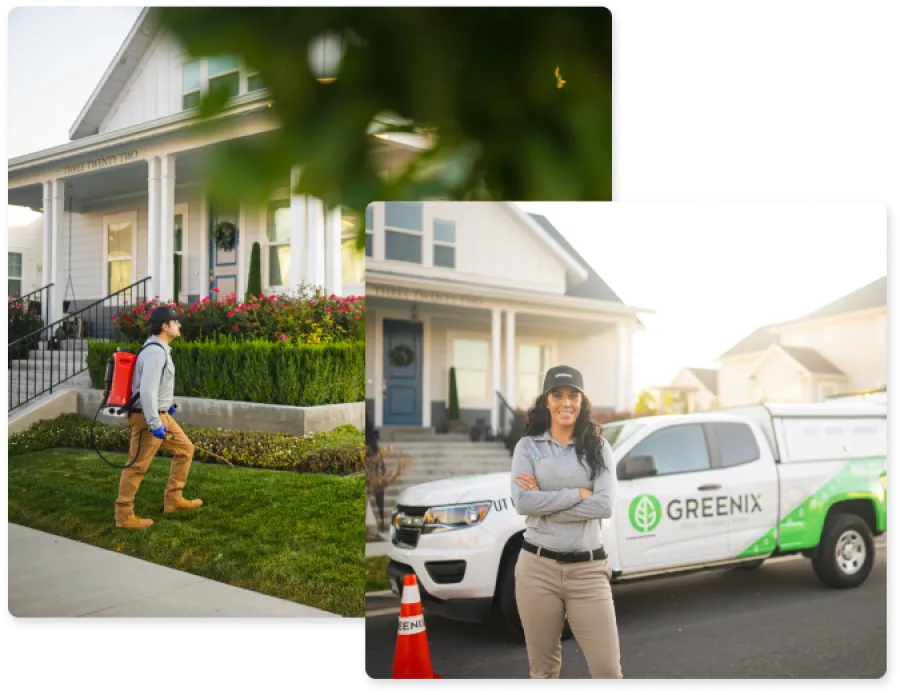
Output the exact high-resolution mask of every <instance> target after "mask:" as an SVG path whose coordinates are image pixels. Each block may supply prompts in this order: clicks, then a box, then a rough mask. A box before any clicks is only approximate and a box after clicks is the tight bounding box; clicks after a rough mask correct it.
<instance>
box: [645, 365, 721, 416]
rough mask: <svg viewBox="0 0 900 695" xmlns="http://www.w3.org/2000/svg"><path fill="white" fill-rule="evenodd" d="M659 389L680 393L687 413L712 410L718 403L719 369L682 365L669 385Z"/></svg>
mask: <svg viewBox="0 0 900 695" xmlns="http://www.w3.org/2000/svg"><path fill="white" fill-rule="evenodd" d="M659 390H660V391H662V390H666V391H669V392H670V393H677V394H682V395H683V397H684V398H685V401H686V405H687V412H689V413H694V412H697V411H698V410H712V409H713V408H716V407H718V404H719V370H718V369H701V368H699V367H683V368H682V369H680V370H679V371H678V374H676V375H675V378H674V379H672V384H671V385H670V386H668V387H664V388H661V389H659Z"/></svg>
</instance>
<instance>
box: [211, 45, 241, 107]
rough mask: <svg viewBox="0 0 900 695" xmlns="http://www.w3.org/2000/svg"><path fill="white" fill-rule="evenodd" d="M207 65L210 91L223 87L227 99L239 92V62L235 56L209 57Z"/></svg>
mask: <svg viewBox="0 0 900 695" xmlns="http://www.w3.org/2000/svg"><path fill="white" fill-rule="evenodd" d="M207 66H208V70H209V75H208V79H209V90H210V91H212V90H214V89H223V90H225V93H226V94H228V98H229V99H230V98H231V97H236V96H237V95H238V94H240V93H241V73H240V64H239V63H238V59H237V58H236V57H235V56H227V55H226V56H217V57H216V58H210V59H209V61H208V63H207Z"/></svg>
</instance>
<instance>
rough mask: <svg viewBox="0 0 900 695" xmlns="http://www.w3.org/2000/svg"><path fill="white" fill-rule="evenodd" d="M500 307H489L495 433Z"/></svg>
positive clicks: (497, 425) (493, 425)
mask: <svg viewBox="0 0 900 695" xmlns="http://www.w3.org/2000/svg"><path fill="white" fill-rule="evenodd" d="M502 313H503V312H502V311H501V310H500V309H491V433H492V434H493V435H495V436H496V435H497V433H498V432H499V431H500V399H498V398H497V394H498V393H500V389H501V388H502V387H501V383H500V381H501V380H500V370H501V366H500V355H501V350H500V339H501V335H502V334H501V328H502V319H501V314H502Z"/></svg>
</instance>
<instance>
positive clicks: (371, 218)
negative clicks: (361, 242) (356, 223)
mask: <svg viewBox="0 0 900 695" xmlns="http://www.w3.org/2000/svg"><path fill="white" fill-rule="evenodd" d="M373 229H375V208H373V207H372V206H371V205H369V206H368V207H366V255H367V256H368V257H369V258H371V257H372V253H373V252H372V246H373V243H374V235H373V234H372V230H373Z"/></svg>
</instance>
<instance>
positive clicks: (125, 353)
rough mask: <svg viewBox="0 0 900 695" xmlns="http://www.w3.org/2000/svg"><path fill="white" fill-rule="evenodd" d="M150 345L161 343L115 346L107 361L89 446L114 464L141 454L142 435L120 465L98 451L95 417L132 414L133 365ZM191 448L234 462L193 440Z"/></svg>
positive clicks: (136, 457)
mask: <svg viewBox="0 0 900 695" xmlns="http://www.w3.org/2000/svg"><path fill="white" fill-rule="evenodd" d="M153 346H156V347H159V348H160V349H163V347H162V345H160V344H159V343H147V344H146V345H144V347H142V348H141V349H140V350H139V351H138V352H135V351H134V350H131V349H129V348H116V351H115V352H114V353H113V354H112V357H110V358H109V360H108V361H107V363H106V376H105V378H104V390H103V400H102V401H101V402H100V407H99V408H98V409H97V413H96V415H94V421H93V422H92V423H91V446H92V447H93V449H94V451H96V452H97V455H98V456H99V457H100V458H101V459H102V460H103V461H104V462H105V463H107V464H109V465H110V466H112V467H113V468H129V467H131V466H133V465H134V462H135V461H137V459H138V457H139V456H140V455H141V442H142V441H143V436H141V437H139V438H138V447H137V451H136V452H135V454H134V458H133V459H131V460H130V461H128V462H127V463H125V464H124V465H119V464H117V463H113V462H112V461H110V460H109V459H107V458H106V457H105V456H104V455H103V454H102V453H101V452H100V449H98V448H97V444H96V441H95V439H94V427H95V426H96V425H97V418H99V417H100V413H103V414H104V415H107V416H109V417H115V418H128V417H129V416H130V415H131V411H132V408H134V404H135V403H136V402H137V400H138V398H139V397H140V392H135V393H134V394H132V392H131V384H132V381H133V379H134V368H135V366H136V365H137V358H138V355H139V354H140V353H141V352H143V351H144V350H146V349H147V348H149V347H153ZM161 378H162V375H160V379H161ZM144 432H150V428H149V427H145V428H144V429H142V430H141V432H140V434H141V435H143V434H144ZM171 436H172V435H170V434H168V433H166V439H169V438H171ZM194 448H195V449H196V450H197V451H201V452H203V453H204V454H208V455H209V456H213V457H215V458H217V459H219V460H220V461H224V462H225V463H227V464H228V465H229V466H234V464H233V463H231V461H229V460H227V459H224V458H222V457H221V456H219V455H218V454H215V453H213V452H212V451H208V450H206V449H202V448H200V447H198V446H197V445H196V444H195V445H194Z"/></svg>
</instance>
